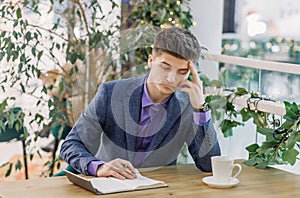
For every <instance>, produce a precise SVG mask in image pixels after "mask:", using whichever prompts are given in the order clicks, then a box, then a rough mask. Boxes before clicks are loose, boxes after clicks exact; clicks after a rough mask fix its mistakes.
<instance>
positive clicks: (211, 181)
mask: <svg viewBox="0 0 300 198" xmlns="http://www.w3.org/2000/svg"><path fill="white" fill-rule="evenodd" d="M202 181H203V182H204V183H205V184H207V185H208V186H210V187H213V188H231V187H233V186H235V185H237V184H238V183H239V182H240V181H239V180H238V179H237V178H234V177H231V178H230V183H217V182H215V181H214V178H213V176H209V177H204V178H203V179H202Z"/></svg>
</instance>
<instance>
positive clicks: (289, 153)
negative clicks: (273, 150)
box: [282, 148, 299, 166]
mask: <svg viewBox="0 0 300 198" xmlns="http://www.w3.org/2000/svg"><path fill="white" fill-rule="evenodd" d="M298 154H299V152H298V151H297V150H296V149H294V148H293V149H290V150H286V151H284V152H283V154H282V160H284V161H287V162H288V163H289V164H290V165H292V166H293V165H294V164H295V162H296V159H297V155H298Z"/></svg>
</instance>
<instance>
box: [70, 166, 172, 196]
mask: <svg viewBox="0 0 300 198" xmlns="http://www.w3.org/2000/svg"><path fill="white" fill-rule="evenodd" d="M64 172H65V173H66V175H67V178H68V179H69V180H70V181H71V182H72V183H73V184H75V185H78V186H80V187H82V188H85V189H87V190H89V191H91V192H93V193H96V194H108V193H117V192H125V191H134V190H144V189H150V188H160V187H167V186H168V185H167V184H166V183H165V182H163V181H158V180H154V179H150V178H148V177H144V176H142V175H141V174H140V173H139V172H137V173H136V175H137V178H136V179H133V180H130V179H126V180H120V179H116V178H113V177H92V178H86V177H84V176H81V175H76V174H74V173H72V172H70V171H67V170H64Z"/></svg>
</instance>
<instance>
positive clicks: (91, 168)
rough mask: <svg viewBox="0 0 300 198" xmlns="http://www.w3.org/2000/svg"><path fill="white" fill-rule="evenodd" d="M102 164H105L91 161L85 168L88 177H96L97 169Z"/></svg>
mask: <svg viewBox="0 0 300 198" xmlns="http://www.w3.org/2000/svg"><path fill="white" fill-rule="evenodd" d="M104 163H105V162H104V161H100V160H99V161H91V162H90V163H89V164H88V167H87V171H88V173H89V175H92V176H97V170H98V167H99V166H100V165H102V164H104Z"/></svg>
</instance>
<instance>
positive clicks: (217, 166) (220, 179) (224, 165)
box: [211, 156, 242, 183]
mask: <svg viewBox="0 0 300 198" xmlns="http://www.w3.org/2000/svg"><path fill="white" fill-rule="evenodd" d="M211 164H212V172H213V179H214V182H216V183H230V179H231V177H232V170H233V169H234V167H238V169H239V170H238V172H237V173H236V174H235V175H234V176H233V178H235V177H236V176H238V175H239V174H240V173H241V171H242V166H241V165H240V164H234V159H233V158H232V157H229V156H214V157H211Z"/></svg>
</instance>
